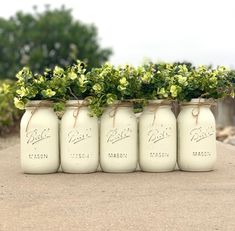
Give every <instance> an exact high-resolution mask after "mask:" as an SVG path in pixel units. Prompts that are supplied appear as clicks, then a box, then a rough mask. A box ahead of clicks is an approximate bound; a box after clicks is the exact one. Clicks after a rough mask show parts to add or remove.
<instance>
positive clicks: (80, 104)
mask: <svg viewBox="0 0 235 231" xmlns="http://www.w3.org/2000/svg"><path fill="white" fill-rule="evenodd" d="M66 106H67V107H76V109H75V110H74V111H73V117H74V124H73V128H75V127H76V124H77V119H78V115H79V112H80V109H81V108H82V107H87V106H88V102H87V101H86V100H83V101H82V102H81V103H80V102H79V101H77V102H74V103H69V104H68V105H66Z"/></svg>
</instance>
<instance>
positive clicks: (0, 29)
mask: <svg viewBox="0 0 235 231" xmlns="http://www.w3.org/2000/svg"><path fill="white" fill-rule="evenodd" d="M111 54H112V51H111V49H109V48H107V49H103V48H101V47H100V45H99V40H98V34H97V28H96V27H95V26H94V25H93V24H92V25H90V24H84V23H82V22H80V21H78V20H75V19H74V18H73V16H72V13H71V9H66V8H65V7H64V6H62V7H61V8H59V9H53V10H52V9H50V7H49V6H47V7H46V8H45V10H44V11H43V12H41V13H39V12H37V8H36V7H34V12H33V13H23V12H17V13H16V15H15V16H13V17H11V18H9V19H4V18H0V79H3V78H11V79H12V78H15V73H16V72H17V71H19V69H21V68H22V66H25V65H27V66H29V67H30V68H31V69H32V70H33V71H35V72H40V71H42V70H43V69H44V68H45V67H49V68H50V67H53V66H54V65H60V66H67V65H69V64H72V63H73V62H74V61H75V60H76V59H81V60H83V61H86V62H87V64H88V68H91V67H98V66H100V65H101V64H102V63H103V62H105V61H107V60H108V58H109V56H110V55H111Z"/></svg>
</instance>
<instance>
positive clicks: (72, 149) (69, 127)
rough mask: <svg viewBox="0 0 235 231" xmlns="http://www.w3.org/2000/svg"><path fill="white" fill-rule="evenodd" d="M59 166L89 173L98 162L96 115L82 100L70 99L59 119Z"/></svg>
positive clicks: (75, 171)
mask: <svg viewBox="0 0 235 231" xmlns="http://www.w3.org/2000/svg"><path fill="white" fill-rule="evenodd" d="M60 147H61V167H62V170H63V171H64V172H67V173H91V172H95V171H96V170H97V167H98V164H99V129H98V119H97V117H91V116H90V115H89V109H88V107H87V105H86V104H85V103H84V101H82V100H79V101H78V100H70V101H68V102H67V103H66V111H65V113H64V115H63V117H62V120H61V130H60Z"/></svg>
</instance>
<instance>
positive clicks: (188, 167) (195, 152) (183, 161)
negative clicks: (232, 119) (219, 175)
mask: <svg viewBox="0 0 235 231" xmlns="http://www.w3.org/2000/svg"><path fill="white" fill-rule="evenodd" d="M195 113H196V114H198V117H197V116H195V115H196V114H195ZM193 114H194V115H193ZM177 120H178V164H179V167H180V169H182V170H185V171H210V170H213V169H214V165H215V162H216V126H215V119H214V115H213V114H212V112H211V110H210V107H209V105H201V106H200V109H198V106H197V105H188V106H183V107H182V109H181V112H180V114H179V116H178V119H177Z"/></svg>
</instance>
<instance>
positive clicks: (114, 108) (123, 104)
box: [109, 100, 132, 128]
mask: <svg viewBox="0 0 235 231" xmlns="http://www.w3.org/2000/svg"><path fill="white" fill-rule="evenodd" d="M131 105H132V101H131V100H127V101H120V102H118V103H116V104H115V105H114V106H112V110H111V111H110V112H109V116H110V117H111V118H113V128H114V127H115V120H116V114H117V110H118V108H119V107H130V106H131Z"/></svg>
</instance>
